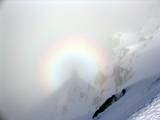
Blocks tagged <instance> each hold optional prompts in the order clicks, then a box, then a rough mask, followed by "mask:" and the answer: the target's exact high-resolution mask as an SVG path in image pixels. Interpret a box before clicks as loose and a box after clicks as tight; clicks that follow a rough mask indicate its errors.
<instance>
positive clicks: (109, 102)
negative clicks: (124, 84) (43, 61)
mask: <svg viewBox="0 0 160 120" xmlns="http://www.w3.org/2000/svg"><path fill="white" fill-rule="evenodd" d="M125 93H126V90H125V89H123V90H122V91H121V92H120V93H118V94H115V95H112V96H111V97H110V98H108V99H107V100H106V101H105V102H104V103H103V104H102V105H101V106H100V108H99V109H98V110H97V111H96V112H95V113H94V115H93V116H92V118H95V117H97V116H98V114H100V113H102V112H103V111H105V109H107V108H108V107H109V106H110V105H112V104H113V103H114V102H116V101H117V100H119V99H120V98H121V97H122V96H123V95H124V94H125Z"/></svg>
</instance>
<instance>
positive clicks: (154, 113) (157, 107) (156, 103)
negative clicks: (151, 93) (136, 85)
mask: <svg viewBox="0 0 160 120" xmlns="http://www.w3.org/2000/svg"><path fill="white" fill-rule="evenodd" d="M159 119H160V94H158V95H157V96H156V97H155V98H154V100H153V101H152V103H151V104H148V105H147V106H146V107H144V108H142V109H141V110H139V111H137V112H136V113H135V114H133V115H132V116H131V117H130V118H129V120H159Z"/></svg>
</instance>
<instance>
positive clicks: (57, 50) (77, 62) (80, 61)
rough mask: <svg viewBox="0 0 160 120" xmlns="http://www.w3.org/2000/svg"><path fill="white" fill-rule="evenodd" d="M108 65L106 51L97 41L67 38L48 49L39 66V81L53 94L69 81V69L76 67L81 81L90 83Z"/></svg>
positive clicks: (83, 38)
mask: <svg viewBox="0 0 160 120" xmlns="http://www.w3.org/2000/svg"><path fill="white" fill-rule="evenodd" d="M108 64H109V59H108V55H107V50H106V48H105V47H104V46H103V45H102V44H100V42H99V41H97V40H94V39H89V38H86V37H67V38H65V39H62V40H59V41H58V42H55V43H54V45H53V46H52V47H50V48H48V50H47V53H46V54H45V56H44V57H43V60H42V63H41V65H40V66H41V68H40V74H41V81H42V84H43V85H44V86H45V88H46V89H47V91H50V92H53V91H55V90H57V89H58V88H59V87H61V86H62V85H63V83H64V82H65V81H66V80H67V79H69V77H70V72H71V71H70V68H71V69H72V67H77V68H76V69H77V70H78V71H79V74H81V76H82V77H83V79H85V78H86V79H87V80H86V82H89V83H90V82H93V79H94V78H95V74H96V73H97V71H98V70H104V69H106V68H105V67H106V66H107V65H108ZM87 75H88V76H87Z"/></svg>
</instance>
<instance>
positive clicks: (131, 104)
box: [76, 75, 160, 120]
mask: <svg viewBox="0 0 160 120" xmlns="http://www.w3.org/2000/svg"><path fill="white" fill-rule="evenodd" d="M158 76H160V75H155V76H153V77H150V78H147V79H144V80H140V81H139V82H137V83H136V84H133V85H131V86H129V87H127V88H126V90H127V91H126V94H125V95H124V96H123V97H122V98H121V99H119V100H118V101H117V102H115V103H114V104H113V105H111V106H110V107H109V108H107V109H106V110H105V112H103V113H102V114H101V115H100V116H98V117H97V118H96V119H99V120H106V119H109V120H127V119H128V118H129V117H130V116H131V115H132V114H133V113H135V111H138V110H140V109H141V108H143V107H145V106H146V105H148V104H149V103H150V102H151V101H152V100H153V99H154V98H155V96H156V95H157V94H159V93H160V89H159V88H160V79H159V77H158ZM90 115H91V113H90V114H87V115H85V116H83V117H80V118H78V119H76V120H91V119H92V118H91V117H89V116H90Z"/></svg>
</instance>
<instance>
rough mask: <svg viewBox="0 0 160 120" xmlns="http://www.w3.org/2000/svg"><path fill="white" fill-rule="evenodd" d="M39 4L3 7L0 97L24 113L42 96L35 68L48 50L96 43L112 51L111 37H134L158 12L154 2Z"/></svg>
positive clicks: (14, 1) (14, 3) (11, 3)
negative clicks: (63, 43) (70, 39)
mask: <svg viewBox="0 0 160 120" xmlns="http://www.w3.org/2000/svg"><path fill="white" fill-rule="evenodd" d="M40 1H41V2H39V1H38V0H37V1H34V2H33V1H32V0H30V2H28V1H26V0H22V1H21V2H20V1H19V0H12V1H9V0H8V1H7V2H6V1H4V2H3V4H2V6H1V9H2V11H1V12H2V16H0V20H2V22H1V23H2V24H0V26H2V27H1V28H2V31H3V33H4V34H3V35H4V38H3V39H2V38H1V40H0V42H2V40H3V44H1V43H0V45H2V46H3V47H2V49H0V50H1V52H2V51H3V57H2V55H1V53H0V60H1V58H3V59H4V61H3V72H4V73H3V75H4V78H3V82H2V79H0V82H2V83H3V84H1V85H2V86H3V87H5V88H3V90H4V89H5V90H4V91H5V92H3V94H2V95H1V96H3V98H4V101H5V105H7V106H8V109H10V108H11V107H12V106H16V107H17V108H19V109H23V108H25V107H26V106H27V105H28V104H30V105H33V104H34V103H36V102H37V101H39V100H40V99H42V98H43V97H44V96H45V91H44V89H43V88H42V86H41V85H40V84H39V82H38V81H39V78H38V75H37V64H38V62H39V60H40V59H41V58H42V57H43V56H42V52H43V51H45V49H46V47H47V46H49V45H50V44H54V41H56V40H57V39H58V38H59V37H63V36H64V37H65V36H68V35H78V36H81V35H85V36H89V37H94V38H96V39H98V40H99V41H100V42H101V43H105V44H106V47H107V48H108V51H111V49H110V47H111V44H112V41H111V39H110V38H111V36H112V35H113V34H114V33H116V32H133V33H134V32H137V31H139V30H140V29H141V28H142V27H143V25H144V24H145V23H146V22H147V21H148V20H149V19H150V18H152V17H153V18H154V17H160V16H159V15H158V14H156V13H157V12H158V11H159V10H160V9H159V7H160V6H159V5H160V4H159V2H158V0H157V1H156V0H154V1H152V0H150V1H149V0H140V1H138V0H137V1H134V0H133V1H132V2H131V1H130V2H129V0H128V1H127V0H120V1H119V2H117V1H116V0H114V1H112V2H111V1H110V2H106V1H104V0H103V1H102V2H100V1H95V2H83V1H77V2H71V1H70V2H67V1H65V0H63V1H62V2H61V1H60V2H59V1H56V2H49V1H48V2H46V1H45V2H44V1H43V0H40ZM1 36H2V35H1ZM0 63H2V62H1V61H0ZM0 65H1V64H0ZM2 86H0V88H2ZM1 96H0V97H1ZM23 105H25V106H23Z"/></svg>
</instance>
